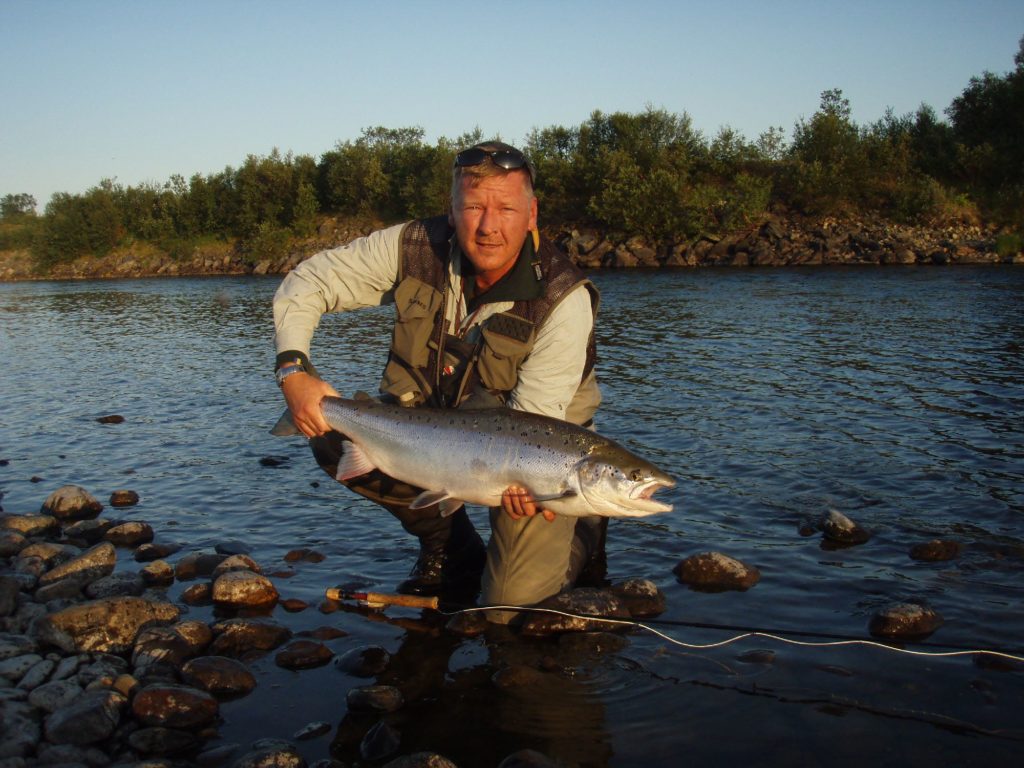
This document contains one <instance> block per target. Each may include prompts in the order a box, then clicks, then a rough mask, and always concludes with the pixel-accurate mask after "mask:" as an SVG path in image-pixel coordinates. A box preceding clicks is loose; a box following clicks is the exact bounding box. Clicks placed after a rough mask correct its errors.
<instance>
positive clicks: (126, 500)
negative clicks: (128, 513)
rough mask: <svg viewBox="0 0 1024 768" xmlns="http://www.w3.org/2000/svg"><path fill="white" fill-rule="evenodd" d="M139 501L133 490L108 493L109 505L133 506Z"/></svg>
mask: <svg viewBox="0 0 1024 768" xmlns="http://www.w3.org/2000/svg"><path fill="white" fill-rule="evenodd" d="M138 503H139V494H137V493H136V492H135V491H127V490H118V491H114V492H113V493H111V494H110V506H112V507H133V506H135V505H136V504H138Z"/></svg>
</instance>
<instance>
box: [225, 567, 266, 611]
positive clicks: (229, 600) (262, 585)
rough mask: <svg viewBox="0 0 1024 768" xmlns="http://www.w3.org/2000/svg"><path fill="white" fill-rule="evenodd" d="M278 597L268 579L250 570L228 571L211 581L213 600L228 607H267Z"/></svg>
mask: <svg viewBox="0 0 1024 768" xmlns="http://www.w3.org/2000/svg"><path fill="white" fill-rule="evenodd" d="M278 597H279V595H278V593H277V589H275V588H274V584H273V583H272V582H271V581H270V579H268V578H267V577H266V576H261V575H260V574H258V573H252V572H251V571H230V572H228V573H225V574H222V575H221V576H219V577H218V578H217V580H216V581H215V582H214V583H213V602H214V603H215V604H216V605H219V606H224V607H228V608H269V607H271V606H274V605H276V604H277V601H278Z"/></svg>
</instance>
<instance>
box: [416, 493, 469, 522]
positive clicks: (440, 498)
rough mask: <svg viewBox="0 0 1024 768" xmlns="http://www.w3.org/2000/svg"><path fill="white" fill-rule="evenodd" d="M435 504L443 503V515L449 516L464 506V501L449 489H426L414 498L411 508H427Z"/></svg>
mask: <svg viewBox="0 0 1024 768" xmlns="http://www.w3.org/2000/svg"><path fill="white" fill-rule="evenodd" d="M434 504H440V505H441V517H448V515H450V514H452V513H453V512H455V511H457V510H458V508H459V507H461V506H462V502H461V501H460V500H459V499H456V498H453V497H452V495H451V494H450V493H448V491H424V492H423V493H421V494H420V495H419V496H417V497H416V498H415V499H413V500H412V504H410V505H409V509H426V508H427V507H430V506H433V505H434Z"/></svg>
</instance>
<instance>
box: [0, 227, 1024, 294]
mask: <svg viewBox="0 0 1024 768" xmlns="http://www.w3.org/2000/svg"><path fill="white" fill-rule="evenodd" d="M377 226H383V225H382V224H379V223H378V224H368V223H365V222H359V223H354V222H352V221H349V220H345V219H335V218H327V219H324V220H323V221H322V222H321V223H320V226H319V227H318V229H317V232H316V234H315V235H314V236H312V237H309V238H303V239H295V240H293V241H291V242H290V243H289V244H288V245H287V246H286V247H285V248H283V249H282V252H281V253H280V254H277V255H275V254H259V255H257V254H253V253H251V252H246V251H245V250H244V249H243V248H242V247H240V246H239V245H238V244H235V243H232V242H227V241H224V242H212V243H210V242H208V243H204V244H203V245H197V246H195V247H194V248H193V249H192V251H191V252H190V253H186V254H184V255H182V254H180V253H178V254H173V255H172V254H170V253H168V252H166V251H163V250H161V249H160V248H158V247H156V246H155V245H153V244H151V243H147V242H142V241H137V242H135V243H133V244H130V245H127V246H123V247H120V248H118V249H116V250H114V251H112V252H111V253H109V254H107V255H105V256H102V257H82V258H80V259H77V260H75V261H71V262H66V263H61V264H57V265H54V266H53V267H51V268H49V269H48V270H46V271H44V272H40V271H38V270H37V269H36V266H35V264H34V262H33V260H32V257H31V254H30V253H29V251H28V250H11V251H0V280H2V281H16V280H68V279H72V280H74V279H95V278H119V277H125V278H126V277H154V276H167V277H172V276H197V275H244V274H256V275H267V274H284V273H286V272H288V271H289V270H291V269H293V268H294V267H295V266H296V265H298V264H299V263H301V262H302V261H303V260H305V259H306V258H308V257H309V256H311V255H313V254H314V253H316V252H318V251H321V250H323V249H325V248H332V247H335V246H338V245H342V244H344V243H347V242H349V241H350V240H352V239H353V238H355V237H359V236H360V235H365V234H367V233H368V232H370V231H371V230H373V229H375V228H376V227H377ZM545 234H546V235H547V236H548V237H550V238H551V239H553V240H554V241H555V242H556V243H557V244H558V245H559V246H560V247H561V248H562V249H563V250H565V251H566V252H567V253H569V254H570V256H571V257H572V258H573V260H574V261H575V262H576V263H577V264H579V265H580V266H581V267H585V268H591V269H602V268H603V269H621V268H633V267H643V268H663V267H668V268H675V267H722V266H724V267H781V266H805V265H841V264H862V265H863V264H879V265H884V264H933V265H945V264H998V263H1012V264H1021V263H1024V253H1021V252H1016V253H1014V252H1006V249H1005V248H1002V249H1001V248H998V247H997V232H996V231H995V230H994V229H992V228H990V227H985V226H982V225H977V224H956V225H949V226H944V227H929V226H918V225H908V224H896V223H892V222H888V221H885V220H883V219H878V218H870V217H849V218H838V217H833V216H827V217H818V218H803V217H800V218H797V217H783V216H770V217H767V218H764V219H762V220H761V221H759V222H757V223H756V224H753V225H751V226H749V227H747V228H745V229H742V230H740V231H737V232H731V233H725V234H721V235H715V234H708V235H705V236H703V237H700V238H698V239H696V240H692V241H682V242H678V243H675V244H668V245H666V244H652V243H650V242H647V241H645V240H644V239H643V238H641V237H635V236H634V237H626V236H615V235H612V234H610V233H604V232H600V231H598V230H596V229H593V228H578V229H577V228H573V227H570V226H560V227H553V228H546V229H545Z"/></svg>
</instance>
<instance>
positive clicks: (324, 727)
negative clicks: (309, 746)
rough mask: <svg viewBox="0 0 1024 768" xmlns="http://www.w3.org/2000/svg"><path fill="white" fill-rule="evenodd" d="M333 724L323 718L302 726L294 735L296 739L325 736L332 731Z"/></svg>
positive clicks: (302, 739)
mask: <svg viewBox="0 0 1024 768" xmlns="http://www.w3.org/2000/svg"><path fill="white" fill-rule="evenodd" d="M330 731H331V724H330V723H325V722H324V721H323V720H318V721H316V722H314V723H308V724H307V725H304V726H303V727H302V728H300V729H299V730H297V731H296V732H295V734H294V735H293V736H292V738H293V739H295V740H296V741H305V740H306V739H315V738H316V737H317V736H323V735H324V734H325V733H330Z"/></svg>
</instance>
